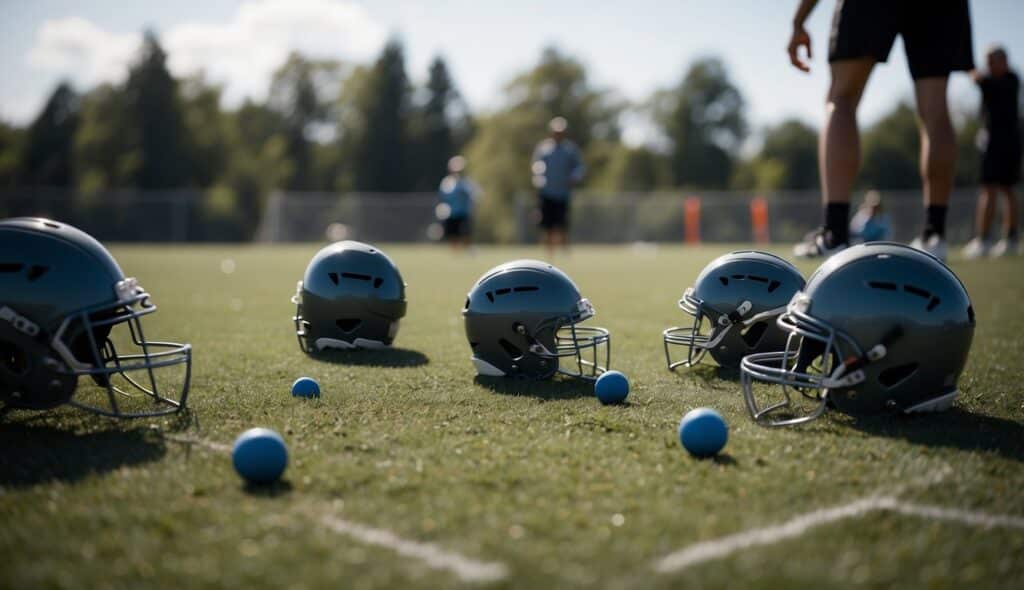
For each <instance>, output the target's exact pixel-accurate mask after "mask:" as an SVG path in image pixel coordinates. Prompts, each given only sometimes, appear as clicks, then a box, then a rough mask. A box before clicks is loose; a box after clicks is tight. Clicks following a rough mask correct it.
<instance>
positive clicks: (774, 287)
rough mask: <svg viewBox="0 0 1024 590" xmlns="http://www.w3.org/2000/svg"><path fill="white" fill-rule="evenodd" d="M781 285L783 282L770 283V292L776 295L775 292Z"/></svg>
mask: <svg viewBox="0 0 1024 590" xmlns="http://www.w3.org/2000/svg"><path fill="white" fill-rule="evenodd" d="M781 285H782V283H781V282H779V281H775V280H773V281H772V282H770V283H768V292H769V293H774V292H775V290H776V289H778V288H779V287H780V286H781Z"/></svg>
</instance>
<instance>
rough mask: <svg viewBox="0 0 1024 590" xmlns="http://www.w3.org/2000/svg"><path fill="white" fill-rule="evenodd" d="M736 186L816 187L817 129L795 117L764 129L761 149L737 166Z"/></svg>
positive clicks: (785, 188) (768, 188) (797, 188)
mask: <svg viewBox="0 0 1024 590" xmlns="http://www.w3.org/2000/svg"><path fill="white" fill-rule="evenodd" d="M732 184H733V187H734V188H739V189H756V190H761V191H773V190H780V189H782V190H814V189H817V188H818V132H817V131H816V130H815V129H814V128H813V127H811V126H809V125H807V124H806V123H803V122H801V121H799V120H796V119H790V120H787V121H783V122H782V123H779V124H778V125H776V126H774V127H768V128H767V129H765V131H764V142H763V144H762V146H761V150H760V152H759V153H758V154H757V155H756V156H754V157H753V158H751V159H750V160H749V161H747V162H744V163H742V164H740V165H739V166H737V168H736V171H735V173H734V175H733V183H732Z"/></svg>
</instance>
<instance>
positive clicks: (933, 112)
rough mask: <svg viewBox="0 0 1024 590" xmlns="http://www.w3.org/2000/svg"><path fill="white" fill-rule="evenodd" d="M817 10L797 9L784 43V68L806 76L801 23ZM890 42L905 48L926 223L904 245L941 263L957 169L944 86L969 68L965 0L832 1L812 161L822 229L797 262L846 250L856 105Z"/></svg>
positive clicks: (806, 5) (811, 0)
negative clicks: (825, 83) (825, 84)
mask: <svg viewBox="0 0 1024 590" xmlns="http://www.w3.org/2000/svg"><path fill="white" fill-rule="evenodd" d="M817 3H818V0H802V1H801V2H800V6H799V7H798V8H797V11H796V15H795V17H794V19H793V33H792V35H791V37H790V41H789V47H788V51H789V59H790V62H791V63H792V64H793V65H794V66H795V67H796V68H798V69H800V70H802V71H805V72H809V71H810V67H809V65H808V63H807V62H806V61H805V57H804V56H803V55H801V51H800V49H801V48H803V49H804V53H805V54H806V59H809V58H810V57H811V37H810V35H809V34H808V33H807V30H806V29H805V28H804V22H805V21H806V20H807V17H808V16H809V15H810V13H811V11H812V10H814V7H815V5H817ZM897 35H899V36H901V37H902V38H903V45H904V47H905V49H906V53H907V62H908V63H909V65H910V75H911V77H912V78H913V80H914V94H915V97H916V99H917V112H918V118H919V121H920V125H921V177H922V178H921V180H922V183H923V185H924V186H923V188H924V206H925V223H924V230H923V231H922V232H921V234H920V235H919V236H918V237H917V238H916V239H915V240H914V242H913V243H912V244H911V245H912V246H914V247H916V248H920V249H922V250H925V251H927V252H929V253H931V254H933V255H936V256H938V257H939V258H942V259H945V257H946V254H947V251H948V247H947V246H946V241H945V237H944V236H945V230H946V205H947V203H948V202H949V193H950V191H951V190H952V186H953V176H954V172H955V169H954V167H955V164H956V136H955V134H954V132H953V124H952V122H951V121H950V118H949V107H948V105H947V103H946V85H947V82H948V79H949V75H950V74H951V73H952V72H955V71H961V70H970V69H973V67H974V58H973V55H972V49H971V47H972V39H971V17H970V10H969V8H968V5H967V0H937V1H933V2H923V1H917V0H837V1H836V8H835V13H834V16H833V19H832V34H831V39H830V40H829V55H828V61H829V67H830V69H831V75H832V81H831V85H830V86H829V90H828V97H827V102H826V117H825V125H824V126H823V127H822V130H821V141H820V149H819V154H818V164H819V166H820V169H821V189H822V197H823V200H824V224H823V226H822V227H821V228H820V229H818V230H816V231H815V232H812V233H811V234H808V237H807V238H806V239H805V241H804V242H803V243H801V244H797V246H796V247H795V248H794V249H793V251H794V254H796V255H797V256H801V257H817V256H830V255H832V254H834V253H836V252H839V251H840V250H842V249H844V248H845V247H846V246H847V244H848V243H849V233H848V232H849V230H848V225H847V224H848V219H849V215H850V192H851V190H852V188H853V183H854V179H855V178H856V176H857V170H858V168H859V167H860V135H859V131H858V129H857V105H858V104H859V103H860V99H861V96H862V94H863V93H864V88H865V86H866V85H867V81H868V77H869V76H870V75H871V70H872V69H873V68H874V67H875V64H877V63H878V62H885V61H886V60H887V59H888V57H889V51H890V50H891V49H892V46H893V43H894V42H895V41H896V37H897Z"/></svg>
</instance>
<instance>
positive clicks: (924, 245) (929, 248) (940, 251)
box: [910, 234, 949, 262]
mask: <svg viewBox="0 0 1024 590" xmlns="http://www.w3.org/2000/svg"><path fill="white" fill-rule="evenodd" d="M910 247H911V248H917V249H918V250H920V251H922V252H927V253H929V254H931V255H932V256H934V257H936V258H938V259H939V260H941V261H943V262H945V261H946V257H948V256H949V246H948V245H947V244H946V240H944V239H942V236H940V235H939V234H932V236H931V237H930V238H928V239H927V240H923V239H921V238H920V237H916V238H914V241H913V242H910Z"/></svg>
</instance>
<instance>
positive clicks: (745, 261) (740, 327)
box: [662, 251, 804, 371]
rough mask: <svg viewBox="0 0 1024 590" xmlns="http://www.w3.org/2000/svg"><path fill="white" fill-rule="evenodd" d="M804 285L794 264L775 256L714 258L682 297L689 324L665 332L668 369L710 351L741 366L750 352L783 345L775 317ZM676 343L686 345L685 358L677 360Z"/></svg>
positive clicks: (718, 358)
mask: <svg viewBox="0 0 1024 590" xmlns="http://www.w3.org/2000/svg"><path fill="white" fill-rule="evenodd" d="M803 284H804V280H803V277H801V276H800V273H799V272H798V271H797V270H796V269H795V268H794V267H793V266H792V265H791V264H789V263H788V262H786V261H785V260H783V259H781V258H778V257H777V256H774V255H772V254H768V253H764V252H754V251H740V252H732V253H730V254H726V255H724V256H721V257H719V258H717V259H715V260H713V261H712V262H711V263H710V264H708V265H707V266H706V267H705V268H704V270H703V271H702V272H701V274H700V276H698V277H697V280H696V281H695V285H694V286H693V287H689V288H687V289H686V291H685V292H684V293H683V297H682V298H681V299H680V300H679V309H681V310H682V311H683V313H685V314H686V315H688V316H690V317H691V318H693V321H692V324H691V326H689V327H679V326H675V327H671V328H668V329H667V330H665V331H664V332H662V341H663V343H664V349H665V361H666V363H667V365H668V368H669V370H673V371H674V370H675V369H677V368H679V367H687V368H689V367H693V366H695V365H697V364H699V363H700V362H702V361H703V360H704V358H705V356H706V355H707V354H708V353H710V354H711V357H712V358H713V359H714V360H715V362H717V363H718V364H719V365H720V366H722V367H728V368H738V367H739V364H740V359H741V358H742V357H743V356H744V355H746V354H750V353H754V352H759V351H765V350H772V349H777V348H779V347H780V346H781V345H782V343H783V342H784V341H785V337H784V335H783V334H782V332H781V331H780V330H779V329H778V328H777V327H776V325H775V319H776V318H777V317H778V316H779V315H780V314H781V313H782V312H783V311H785V305H786V303H787V302H788V301H789V298H790V297H791V296H792V294H793V293H795V292H796V291H797V290H799V289H800V288H801V287H803ZM673 347H683V348H684V349H685V351H686V356H685V358H683V359H681V360H673V354H672V349H673Z"/></svg>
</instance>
